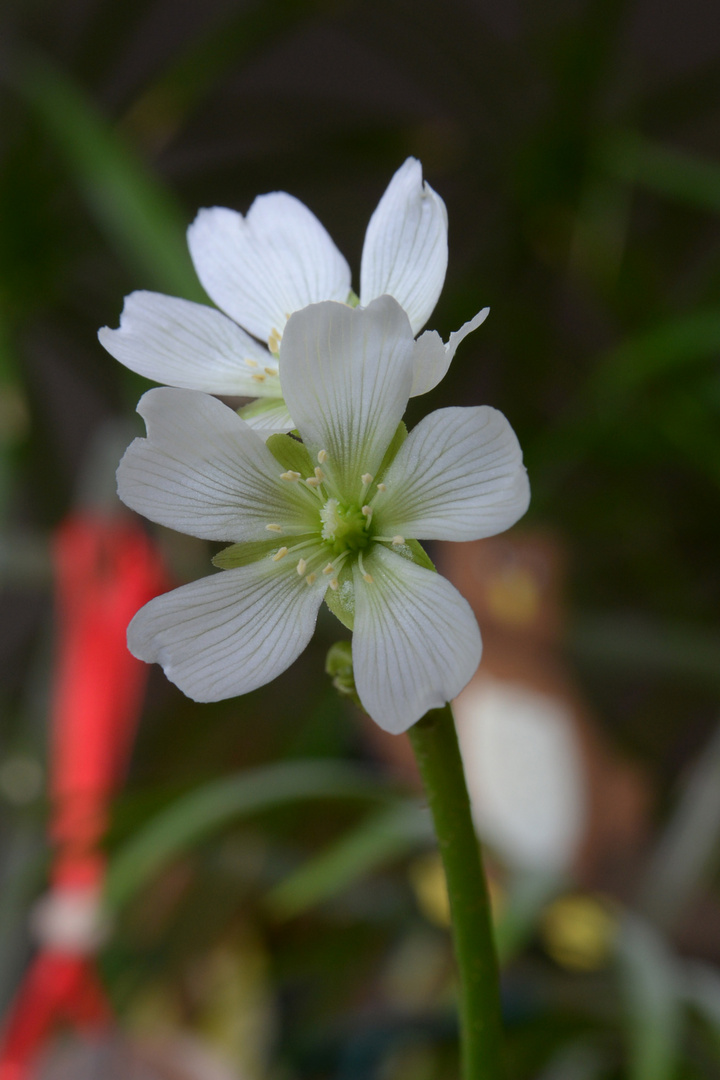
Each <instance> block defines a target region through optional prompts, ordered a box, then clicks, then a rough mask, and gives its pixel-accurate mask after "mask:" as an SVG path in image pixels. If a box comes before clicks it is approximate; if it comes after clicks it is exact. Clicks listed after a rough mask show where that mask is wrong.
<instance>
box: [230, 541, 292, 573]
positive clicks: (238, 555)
mask: <svg viewBox="0 0 720 1080" xmlns="http://www.w3.org/2000/svg"><path fill="white" fill-rule="evenodd" d="M286 539H287V537H279V536H273V537H271V538H270V539H268V540H247V541H245V542H244V543H241V544H231V545H230V547H226V548H223V550H222V551H218V553H217V555H214V556H213V560H212V563H213V566H217V567H219V568H220V570H234V569H235V568H236V567H238V566H247V565H248V564H249V563H254V562H257V561H258V560H259V559H264V558H265V557H266V556H272V555H274V554H275V553H276V552H277V551H279V550H280V548H281V547H283V546H284V544H283V541H284V540H286ZM302 539H303V538H302V537H300V536H293V538H292V541H293V543H297V542H298V541H301V540H302Z"/></svg>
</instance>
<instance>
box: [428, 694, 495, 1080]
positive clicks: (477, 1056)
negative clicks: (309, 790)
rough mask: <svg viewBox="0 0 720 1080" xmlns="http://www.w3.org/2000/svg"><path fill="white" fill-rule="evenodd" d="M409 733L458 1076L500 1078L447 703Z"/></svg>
mask: <svg viewBox="0 0 720 1080" xmlns="http://www.w3.org/2000/svg"><path fill="white" fill-rule="evenodd" d="M408 735H409V736H410V741H411V743H412V747H413V750H414V752H415V758H416V760H417V764H418V768H419V770H420V775H421V777H422V781H423V784H424V786H425V791H426V794H427V798H428V802H429V804H430V810H431V812H432V816H433V821H434V824H435V832H436V834H437V839H438V845H439V847H440V854H441V856H442V861H443V866H444V868H445V878H446V880H447V888H448V895H449V897H450V914H451V917H452V926H453V939H454V945H455V957H456V960H457V965H458V973H459V982H460V993H459V997H460V1001H459V1010H460V1056H461V1063H462V1077H463V1080H500V1077H501V1076H502V1067H501V1054H502V1019H501V1014H500V981H499V974H498V963H497V956H496V953H495V943H494V940H493V932H492V920H491V915H490V900H489V896H488V890H487V883H486V881H485V874H484V872H483V866H482V856H481V853H480V845H479V843H478V839H477V836H476V835H475V829H474V828H473V823H472V818H471V816H470V800H469V798H468V793H467V786H466V784H465V774H464V772H463V766H462V759H461V757H460V750H459V748H458V741H457V734H456V732H455V722H454V720H453V714H452V710H451V708H450V706H449V705H446V706H445V708H443V709H432V710H431V711H430V712H428V713H426V714H425V716H424V717H423V718H422V720H419V721H418V722H417V724H415V725H414V726H413V727H412V728H410V730H409V732H408Z"/></svg>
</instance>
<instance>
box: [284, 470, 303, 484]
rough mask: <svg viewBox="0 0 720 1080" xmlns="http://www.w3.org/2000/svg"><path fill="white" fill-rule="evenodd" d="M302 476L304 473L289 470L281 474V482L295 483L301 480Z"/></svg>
mask: <svg viewBox="0 0 720 1080" xmlns="http://www.w3.org/2000/svg"><path fill="white" fill-rule="evenodd" d="M301 476H302V473H299V472H295V471H294V470H293V469H288V471H287V472H282V473H280V479H281V480H289V481H290V482H291V483H295V481H296V480H299V479H300V477H301Z"/></svg>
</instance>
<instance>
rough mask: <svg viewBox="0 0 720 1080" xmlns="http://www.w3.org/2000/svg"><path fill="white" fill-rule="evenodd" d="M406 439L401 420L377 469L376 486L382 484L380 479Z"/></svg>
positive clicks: (405, 429)
mask: <svg viewBox="0 0 720 1080" xmlns="http://www.w3.org/2000/svg"><path fill="white" fill-rule="evenodd" d="M407 437H408V429H407V428H406V427H405V424H404V423H403V421H402V420H401V421H400V423H399V424H398V426H397V427H396V429H395V434H394V435H393V437H392V439H391V440H390V445H389V446H388V448H387V450H386V451H385V457H384V458H383V459H382V461H381V462H380V468H379V469H378V471H377V475H376V476H375V482H376V483H377V484H379V483H381V482H382V478H383V476H384V474H385V473H386V472H387V471H388V469H389V468H390V466H391V465H392V463H393V461H394V460H395V456H396V454H397V452H398V450H399V449H400V447H401V446H402V444H403V443H404V442H405V440H406V439H407Z"/></svg>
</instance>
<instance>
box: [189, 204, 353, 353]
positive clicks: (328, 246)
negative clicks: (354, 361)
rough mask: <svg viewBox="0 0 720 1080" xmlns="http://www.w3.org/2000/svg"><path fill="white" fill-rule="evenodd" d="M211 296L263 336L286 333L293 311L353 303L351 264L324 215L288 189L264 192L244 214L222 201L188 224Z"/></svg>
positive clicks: (197, 265)
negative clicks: (309, 306)
mask: <svg viewBox="0 0 720 1080" xmlns="http://www.w3.org/2000/svg"><path fill="white" fill-rule="evenodd" d="M188 244H189V246H190V254H191V255H192V260H193V263H194V264H195V269H196V271H197V274H198V277H199V278H200V281H201V282H202V284H203V287H204V289H205V291H206V292H207V294H208V296H209V297H210V298H211V299H212V300H214V302H215V303H216V304H217V305H218V307H220V308H222V309H223V311H226V312H227V313H228V315H230V316H231V317H232V318H233V319H235V320H236V322H238V323H240V325H241V326H244V327H245V329H246V330H249V332H250V333H251V334H254V335H255V337H257V338H260V340H261V341H267V340H268V338H269V337H270V334H271V333H272V331H273V330H277V331H278V333H280V334H282V331H283V327H284V326H285V322H286V320H287V319H288V318H289V316H290V315H291V314H292V312H293V311H298V310H299V309H300V308H303V307H306V305H307V304H314V303H317V302H318V301H319V300H341V301H345V300H347V297H348V293H349V291H350V268H349V267H348V264H347V263H346V261H345V259H344V258H343V257H342V255H341V254H340V252H339V251H338V249H337V248H336V247H335V245H334V243H333V242H332V240H331V239H330V236H329V235H328V233H327V232H326V230H325V229H324V228H323V226H322V225H321V224H320V222H319V221H318V219H317V218H316V217H315V215H314V214H313V213H311V211H310V210H308V208H307V207H306V206H304V205H303V203H301V202H300V201H299V200H298V199H295V198H293V196H292V195H287V194H286V193H285V192H284V191H274V192H272V193H271V194H270V195H260V196H259V197H258V198H257V199H256V200H255V202H254V203H253V204H252V206H251V207H250V210H249V211H248V214H247V217H246V218H243V216H242V214H238V213H237V212H236V211H235V210H227V209H225V208H223V207H220V206H215V207H213V208H212V209H210V210H201V211H200V213H199V214H198V216H197V217H196V218H195V221H194V222H193V224H192V225H191V226H190V228H189V229H188Z"/></svg>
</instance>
